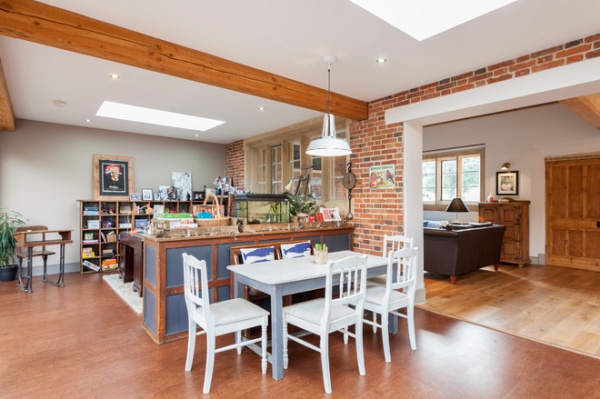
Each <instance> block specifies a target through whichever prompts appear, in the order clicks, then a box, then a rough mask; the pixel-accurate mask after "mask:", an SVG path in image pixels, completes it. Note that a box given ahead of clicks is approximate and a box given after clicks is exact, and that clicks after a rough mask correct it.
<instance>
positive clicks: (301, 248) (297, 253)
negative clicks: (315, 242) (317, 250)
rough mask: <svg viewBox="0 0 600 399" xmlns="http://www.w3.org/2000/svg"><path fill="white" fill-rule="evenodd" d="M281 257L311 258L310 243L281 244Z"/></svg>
mask: <svg viewBox="0 0 600 399" xmlns="http://www.w3.org/2000/svg"><path fill="white" fill-rule="evenodd" d="M281 255H282V257H283V259H289V258H299V257H301V256H310V241H305V242H296V243H293V244H281Z"/></svg>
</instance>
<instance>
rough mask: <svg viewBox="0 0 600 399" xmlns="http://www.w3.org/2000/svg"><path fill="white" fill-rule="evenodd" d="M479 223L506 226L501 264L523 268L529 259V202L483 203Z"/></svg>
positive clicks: (529, 261)
mask: <svg viewBox="0 0 600 399" xmlns="http://www.w3.org/2000/svg"><path fill="white" fill-rule="evenodd" d="M479 221H480V222H492V223H494V224H501V225H504V226H506V230H505V231H504V237H503V238H502V252H501V254H500V262H502V263H513V264H517V265H519V266H523V265H526V264H529V263H531V259H530V258H529V201H510V202H482V203H480V204H479Z"/></svg>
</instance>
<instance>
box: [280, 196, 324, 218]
mask: <svg viewBox="0 0 600 399" xmlns="http://www.w3.org/2000/svg"><path fill="white" fill-rule="evenodd" d="M285 195H286V196H287V197H288V200H289V202H290V215H292V216H301V215H302V214H305V215H310V214H311V213H313V211H314V209H315V206H316V204H317V202H316V201H315V198H314V197H313V196H312V195H304V194H300V195H294V194H292V193H289V192H286V193H285Z"/></svg>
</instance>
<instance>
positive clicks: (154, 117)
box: [96, 101, 225, 132]
mask: <svg viewBox="0 0 600 399" xmlns="http://www.w3.org/2000/svg"><path fill="white" fill-rule="evenodd" d="M96 116H104V117H106V118H114V119H121V120H124V121H131V122H141V123H149V124H152V125H159V126H169V127H176V128H181V129H189V130H199V131H201V132H204V131H206V130H208V129H212V128H214V127H216V126H219V125H221V124H223V123H225V122H223V121H218V120H215V119H208V118H202V117H199V116H193V115H184V114H178V113H175V112H167V111H161V110H158V109H151V108H144V107H138V106H135V105H128V104H120V103H114V102H111V101H104V102H103V103H102V105H101V106H100V108H99V109H98V112H96Z"/></svg>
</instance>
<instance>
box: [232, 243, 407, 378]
mask: <svg viewBox="0 0 600 399" xmlns="http://www.w3.org/2000/svg"><path fill="white" fill-rule="evenodd" d="M361 255H363V254H361V253H358V252H353V251H340V252H331V253H329V254H328V260H332V261H336V260H339V259H343V258H345V257H348V256H361ZM386 265H387V259H386V258H384V257H382V256H375V255H367V276H368V277H372V276H378V275H381V274H385V272H386ZM227 269H229V270H230V271H231V272H232V273H233V279H234V295H235V296H236V297H242V296H243V290H242V287H243V285H248V286H250V287H253V288H256V289H257V290H260V291H262V292H264V293H266V294H269V295H270V296H271V350H270V353H269V355H268V360H269V362H270V363H271V365H272V375H273V378H274V379H276V380H280V379H282V378H283V375H284V371H283V297H284V296H285V295H290V294H297V293H299V292H306V291H311V290H314V289H318V288H324V287H325V277H326V275H327V264H317V263H315V258H314V256H306V257H299V258H292V259H281V260H274V261H267V262H260V263H253V264H245V265H230V266H227ZM389 330H390V333H393V334H395V333H397V332H398V319H397V317H396V316H393V317H390V322H389Z"/></svg>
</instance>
